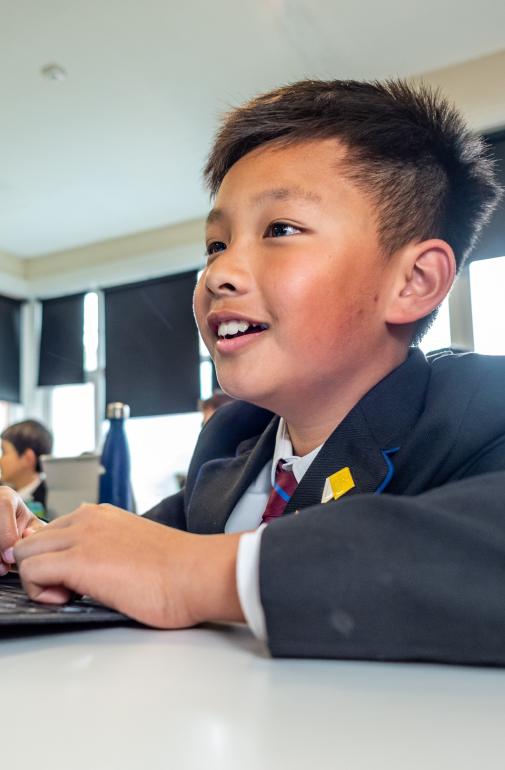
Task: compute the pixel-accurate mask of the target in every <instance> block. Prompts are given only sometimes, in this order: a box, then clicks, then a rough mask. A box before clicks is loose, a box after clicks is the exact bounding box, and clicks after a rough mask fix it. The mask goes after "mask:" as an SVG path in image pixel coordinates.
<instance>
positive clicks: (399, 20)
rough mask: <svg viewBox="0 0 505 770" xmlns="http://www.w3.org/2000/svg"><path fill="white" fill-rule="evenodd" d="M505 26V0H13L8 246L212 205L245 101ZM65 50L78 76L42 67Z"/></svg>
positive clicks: (1, 247)
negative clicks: (221, 131) (216, 167)
mask: <svg viewBox="0 0 505 770" xmlns="http://www.w3.org/2000/svg"><path fill="white" fill-rule="evenodd" d="M504 30H505V3H503V2H500V1H499V0H479V3H475V0H422V2H421V0H382V2H378V1H377V0H365V2H364V3H363V2H362V3H357V2H345V3H344V2H337V1H336V0H254V1H253V0H249V1H247V2H245V1H244V0H242V1H241V0H213V1H211V0H182V2H181V1H180V0H177V2H175V1H174V2H169V1H168V0H0V63H1V67H0V104H1V105H2V115H1V119H0V251H5V252H8V253H11V254H15V255H17V256H24V257H26V256H34V255H40V254H44V253H48V252H52V251H57V250H62V249H66V248H71V247H75V246H80V245H83V244H86V243H91V242H95V241H100V240H104V239H107V238H113V237H117V236H121V235H127V234H129V233H134V232H138V231H142V230H147V229H151V228H155V227H161V226H165V225H170V224H172V223H175V222H180V221H183V220H187V219H191V218H194V217H199V216H201V215H203V214H204V213H205V211H206V208H207V204H208V198H207V195H206V193H205V192H204V191H203V189H202V185H201V181H200V174H201V168H202V165H203V163H204V159H205V155H206V153H207V151H208V149H209V145H210V141H211V138H212V135H213V132H214V130H215V127H216V125H217V118H218V115H219V114H220V113H222V112H223V111H224V110H225V109H227V108H228V107H229V106H231V105H234V104H237V103H239V102H241V101H242V100H243V99H245V98H247V97H249V96H251V95H253V94H255V93H257V92H258V91H261V90H265V89H268V88H270V87H273V86H274V85H278V84H280V83H284V82H287V81H290V80H295V79H298V78H302V77H306V76H320V77H346V78H347V77H367V78H369V77H384V76H390V75H397V74H399V75H408V74H415V73H419V72H424V71H429V70H431V69H436V68H440V67H444V66H448V65H450V64H455V63H458V62H462V61H465V60H468V59H472V58H477V57H480V56H483V55H485V54H488V53H491V52H494V51H498V50H501V49H503V48H504V47H505V40H504V35H503V32H504ZM51 62H57V63H58V64H60V65H62V66H63V67H64V68H65V69H66V71H67V73H68V77H67V79H66V80H64V81H62V82H58V81H49V80H46V79H44V78H43V77H42V76H41V74H40V69H41V67H43V66H44V65H46V64H48V63H51Z"/></svg>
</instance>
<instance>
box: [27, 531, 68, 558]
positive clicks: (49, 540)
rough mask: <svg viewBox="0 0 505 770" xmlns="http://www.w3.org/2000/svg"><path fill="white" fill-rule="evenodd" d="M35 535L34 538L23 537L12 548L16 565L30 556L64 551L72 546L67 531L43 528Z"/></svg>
mask: <svg viewBox="0 0 505 770" xmlns="http://www.w3.org/2000/svg"><path fill="white" fill-rule="evenodd" d="M35 535H36V537H35V536H32V537H25V538H23V539H21V540H18V542H17V543H16V545H15V546H14V558H15V561H16V562H17V563H18V564H21V563H22V562H23V560H24V559H28V558H30V557H31V556H36V555H38V554H46V553H53V552H55V553H56V552H58V551H65V550H67V549H68V548H71V547H72V545H73V540H72V538H71V537H69V532H68V530H65V529H63V530H61V529H51V528H50V527H44V529H43V530H38V531H37V532H36V533H35Z"/></svg>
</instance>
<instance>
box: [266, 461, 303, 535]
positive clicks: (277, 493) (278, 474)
mask: <svg viewBox="0 0 505 770" xmlns="http://www.w3.org/2000/svg"><path fill="white" fill-rule="evenodd" d="M284 463H285V460H279V462H278V463H277V467H276V469H275V486H274V488H273V489H272V491H271V492H270V497H269V498H268V502H267V506H266V508H265V511H264V513H263V516H262V517H261V521H262V523H263V524H268V523H269V522H270V521H272V519H277V518H278V517H279V516H282V514H283V513H284V509H285V507H286V505H287V504H288V503H289V501H290V499H291V497H292V495H293V492H294V491H295V489H296V487H297V486H298V482H297V480H296V479H295V475H294V473H293V471H284V470H282V466H283V465H284Z"/></svg>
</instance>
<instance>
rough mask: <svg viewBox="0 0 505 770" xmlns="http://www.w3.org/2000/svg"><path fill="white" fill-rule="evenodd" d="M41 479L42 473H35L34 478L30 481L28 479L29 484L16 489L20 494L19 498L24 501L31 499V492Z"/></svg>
mask: <svg viewBox="0 0 505 770" xmlns="http://www.w3.org/2000/svg"><path fill="white" fill-rule="evenodd" d="M42 480H43V477H42V474H41V473H40V474H39V473H37V475H36V476H35V478H34V479H33V480H32V481H30V483H29V484H25V486H24V487H21V488H20V489H18V490H17V493H18V495H19V496H20V498H21V499H22V500H25V501H27V500H28V501H31V500H32V499H33V493H34V492H35V490H36V489H37V487H38V486H39V484H40V483H41V482H42Z"/></svg>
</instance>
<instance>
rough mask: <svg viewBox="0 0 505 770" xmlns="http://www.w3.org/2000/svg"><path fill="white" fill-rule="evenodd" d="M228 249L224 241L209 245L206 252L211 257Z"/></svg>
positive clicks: (213, 242)
mask: <svg viewBox="0 0 505 770" xmlns="http://www.w3.org/2000/svg"><path fill="white" fill-rule="evenodd" d="M225 249H226V243H223V241H211V243H208V244H207V248H206V252H207V254H208V255H209V257H210V256H211V254H217V253H218V252H219V251H224V250H225Z"/></svg>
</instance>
